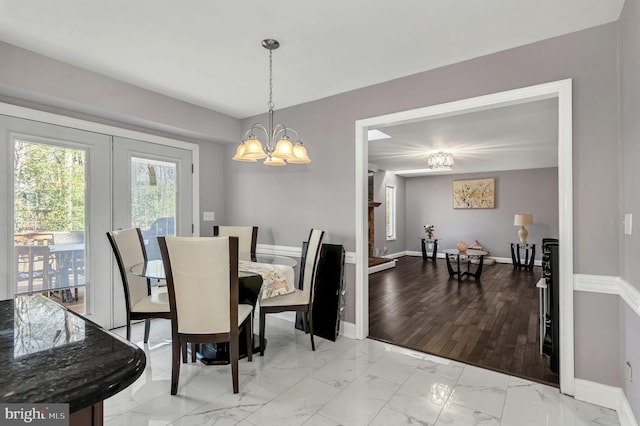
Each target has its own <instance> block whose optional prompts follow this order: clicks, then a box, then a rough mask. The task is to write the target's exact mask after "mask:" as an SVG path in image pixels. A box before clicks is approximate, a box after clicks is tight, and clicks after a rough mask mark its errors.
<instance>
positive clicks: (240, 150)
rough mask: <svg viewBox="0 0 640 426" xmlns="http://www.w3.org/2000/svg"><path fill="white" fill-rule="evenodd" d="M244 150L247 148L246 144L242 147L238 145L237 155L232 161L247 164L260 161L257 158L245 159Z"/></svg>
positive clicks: (242, 144)
mask: <svg viewBox="0 0 640 426" xmlns="http://www.w3.org/2000/svg"><path fill="white" fill-rule="evenodd" d="M244 148H245V145H244V143H241V144H240V145H238V149H236V155H234V156H233V157H232V159H233V160H236V161H246V162H252V163H255V162H256V161H258V160H256V159H255V158H247V157H243V155H244Z"/></svg>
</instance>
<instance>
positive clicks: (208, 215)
mask: <svg viewBox="0 0 640 426" xmlns="http://www.w3.org/2000/svg"><path fill="white" fill-rule="evenodd" d="M202 220H206V221H210V222H213V221H214V220H216V212H202Z"/></svg>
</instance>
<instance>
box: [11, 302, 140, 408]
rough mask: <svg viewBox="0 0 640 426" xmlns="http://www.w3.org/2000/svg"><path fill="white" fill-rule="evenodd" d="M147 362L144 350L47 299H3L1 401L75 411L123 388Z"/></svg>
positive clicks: (138, 373) (137, 375)
mask: <svg viewBox="0 0 640 426" xmlns="http://www.w3.org/2000/svg"><path fill="white" fill-rule="evenodd" d="M145 363H146V358H145V354H144V351H143V350H142V349H140V348H138V347H137V346H135V345H134V344H132V343H130V342H128V341H127V340H125V339H123V338H122V337H120V336H117V335H115V334H113V333H111V332H109V331H107V330H105V329H103V328H102V327H100V326H98V325H97V324H95V323H93V322H92V321H90V320H88V319H86V318H84V317H82V316H80V315H78V314H76V313H74V312H71V311H69V310H68V309H66V308H64V307H62V306H60V305H59V304H57V303H55V302H54V301H52V300H49V299H47V298H46V297H43V296H40V295H35V296H20V297H17V298H15V299H13V300H3V301H0V365H1V366H2V367H1V368H2V373H1V374H0V402H3V403H19V402H29V403H68V404H69V411H70V412H71V413H74V412H76V411H78V410H81V409H83V408H86V407H89V406H91V405H93V404H95V403H97V402H100V401H102V400H104V399H106V398H109V397H110V396H112V395H115V394H116V393H118V392H120V391H121V390H123V389H125V388H126V387H127V386H129V385H130V384H131V383H133V382H134V381H135V380H136V379H137V378H138V377H139V376H140V375H141V374H142V372H143V371H144V367H145Z"/></svg>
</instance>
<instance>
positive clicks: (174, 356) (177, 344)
mask: <svg viewBox="0 0 640 426" xmlns="http://www.w3.org/2000/svg"><path fill="white" fill-rule="evenodd" d="M185 345H186V343H184V344H183V343H182V341H181V339H180V337H179V336H173V342H171V395H176V394H177V393H178V379H179V378H180V348H181V347H182V346H185ZM185 347H186V346H185Z"/></svg>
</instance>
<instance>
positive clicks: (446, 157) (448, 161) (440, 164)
mask: <svg viewBox="0 0 640 426" xmlns="http://www.w3.org/2000/svg"><path fill="white" fill-rule="evenodd" d="M427 165H428V166H429V168H430V169H439V170H443V169H446V170H451V169H452V168H453V154H451V153H449V152H436V153H435V154H430V155H429V156H428V157H427Z"/></svg>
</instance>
